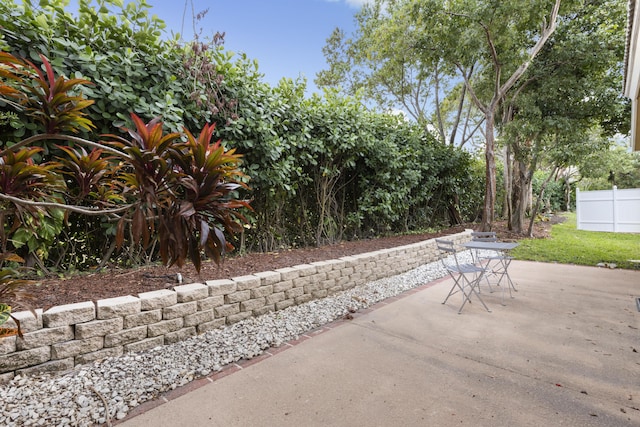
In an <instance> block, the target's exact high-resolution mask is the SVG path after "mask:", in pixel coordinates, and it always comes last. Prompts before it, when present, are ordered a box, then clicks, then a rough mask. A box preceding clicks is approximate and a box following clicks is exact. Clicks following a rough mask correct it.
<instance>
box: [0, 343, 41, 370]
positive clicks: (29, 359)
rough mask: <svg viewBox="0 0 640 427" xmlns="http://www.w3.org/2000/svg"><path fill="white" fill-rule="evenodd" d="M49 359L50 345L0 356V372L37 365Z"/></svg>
mask: <svg viewBox="0 0 640 427" xmlns="http://www.w3.org/2000/svg"><path fill="white" fill-rule="evenodd" d="M50 359H51V347H49V346H46V347H38V348H32V349H30V350H24V351H17V352H15V353H11V354H7V355H5V356H0V374H3V373H5V372H9V371H15V370H16V369H21V368H26V367H28V366H33V365H39V364H40V363H44V362H48V361H49V360H50Z"/></svg>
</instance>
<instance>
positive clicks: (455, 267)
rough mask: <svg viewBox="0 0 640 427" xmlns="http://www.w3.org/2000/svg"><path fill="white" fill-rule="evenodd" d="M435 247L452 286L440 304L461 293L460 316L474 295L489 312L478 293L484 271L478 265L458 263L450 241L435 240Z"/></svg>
mask: <svg viewBox="0 0 640 427" xmlns="http://www.w3.org/2000/svg"><path fill="white" fill-rule="evenodd" d="M436 245H437V247H438V249H439V250H440V253H441V257H440V260H441V261H442V265H443V266H444V267H445V268H446V269H447V271H448V272H449V275H450V276H451V278H452V279H453V286H452V287H451V290H450V291H449V294H448V295H447V297H446V298H445V299H444V301H443V302H442V304H446V303H447V301H448V300H449V297H450V296H451V295H453V294H456V293H458V292H462V295H463V297H462V298H463V299H462V305H461V306H460V309H459V310H458V314H460V313H461V312H462V309H463V308H464V306H465V304H466V303H467V302H469V304H471V295H472V294H475V295H476V297H478V300H479V301H480V302H481V303H482V305H483V306H484V308H485V309H486V310H487V311H488V312H491V310H489V307H487V305H486V304H485V303H484V301H483V300H482V297H480V293H479V292H478V287H479V283H480V280H482V277H483V276H484V273H485V269H484V268H483V267H482V266H480V265H475V264H466V263H460V262H459V261H458V255H457V251H456V249H455V247H454V244H453V242H452V241H450V240H444V239H436Z"/></svg>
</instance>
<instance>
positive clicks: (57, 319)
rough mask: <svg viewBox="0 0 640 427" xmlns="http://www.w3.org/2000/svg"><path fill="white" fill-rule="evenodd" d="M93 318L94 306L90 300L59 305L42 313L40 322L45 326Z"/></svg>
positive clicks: (86, 320)
mask: <svg viewBox="0 0 640 427" xmlns="http://www.w3.org/2000/svg"><path fill="white" fill-rule="evenodd" d="M95 318H96V307H95V305H94V304H93V303H92V302H90V301H87V302H79V303H76V304H66V305H59V306H56V307H52V308H50V309H49V310H47V311H45V312H44V313H42V323H43V326H44V327H46V328H56V327H58V326H68V325H75V324H76V323H84V322H90V321H92V320H94V319H95Z"/></svg>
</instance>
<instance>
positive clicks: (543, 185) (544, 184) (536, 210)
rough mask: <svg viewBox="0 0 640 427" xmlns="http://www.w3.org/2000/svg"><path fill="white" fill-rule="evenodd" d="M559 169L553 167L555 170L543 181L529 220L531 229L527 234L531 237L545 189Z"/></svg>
mask: <svg viewBox="0 0 640 427" xmlns="http://www.w3.org/2000/svg"><path fill="white" fill-rule="evenodd" d="M557 170H558V168H557V167H555V168H554V169H553V172H551V173H550V174H549V176H548V177H547V179H545V180H544V182H543V183H542V187H541V188H540V194H538V197H537V198H536V203H535V204H534V205H533V211H531V219H530V220H529V230H527V234H528V235H529V237H533V223H534V221H535V220H536V215H538V207H539V206H540V200H542V197H543V196H544V190H545V189H546V188H547V185H548V184H549V181H551V178H553V175H555V173H556V171H557Z"/></svg>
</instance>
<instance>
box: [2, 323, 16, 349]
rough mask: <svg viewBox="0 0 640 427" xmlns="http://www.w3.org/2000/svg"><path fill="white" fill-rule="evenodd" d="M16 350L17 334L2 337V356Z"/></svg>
mask: <svg viewBox="0 0 640 427" xmlns="http://www.w3.org/2000/svg"><path fill="white" fill-rule="evenodd" d="M3 326H4V325H3ZM14 351H16V337H15V336H13V337H4V338H0V356H2V355H5V354H9V353H13V352H14Z"/></svg>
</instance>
